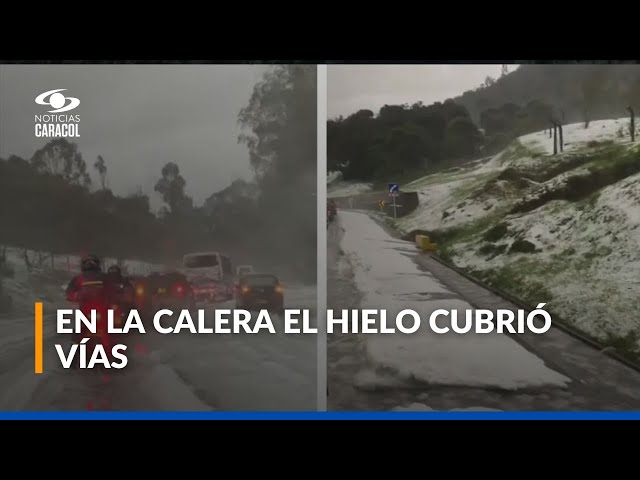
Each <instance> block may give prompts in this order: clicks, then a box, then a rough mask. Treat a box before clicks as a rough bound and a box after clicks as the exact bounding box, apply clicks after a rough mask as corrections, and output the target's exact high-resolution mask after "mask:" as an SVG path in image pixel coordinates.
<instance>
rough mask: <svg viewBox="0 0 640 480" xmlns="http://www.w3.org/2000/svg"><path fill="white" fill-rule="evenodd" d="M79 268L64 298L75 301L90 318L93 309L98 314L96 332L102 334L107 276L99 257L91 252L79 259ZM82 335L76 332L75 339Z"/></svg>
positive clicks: (106, 297)
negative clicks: (78, 272)
mask: <svg viewBox="0 0 640 480" xmlns="http://www.w3.org/2000/svg"><path fill="white" fill-rule="evenodd" d="M80 270H81V272H80V274H79V275H76V276H75V277H73V278H72V279H71V281H70V282H69V285H67V289H66V298H67V300H68V301H70V302H74V303H77V304H78V309H79V310H80V311H81V312H82V313H83V314H84V315H85V316H86V317H87V318H91V311H92V310H95V311H96V313H97V314H99V315H100V317H99V318H100V320H98V322H97V323H98V325H97V326H98V329H97V332H96V333H100V334H104V333H105V331H106V323H105V322H106V309H107V304H108V292H107V276H106V275H105V273H104V272H103V271H102V268H101V262H100V258H98V256H97V255H93V254H90V255H86V256H85V257H83V258H82V260H81V261H80ZM101 320H102V321H101ZM82 336H83V335H82V334H80V333H78V332H76V333H75V340H78V341H79V340H81V337H82ZM101 336H104V335H101Z"/></svg>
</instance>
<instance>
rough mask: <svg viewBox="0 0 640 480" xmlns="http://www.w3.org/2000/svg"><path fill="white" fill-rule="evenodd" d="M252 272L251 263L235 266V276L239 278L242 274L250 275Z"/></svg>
mask: <svg viewBox="0 0 640 480" xmlns="http://www.w3.org/2000/svg"><path fill="white" fill-rule="evenodd" d="M252 273H253V265H238V267H237V268H236V277H237V278H240V277H242V276H243V275H250V274H252Z"/></svg>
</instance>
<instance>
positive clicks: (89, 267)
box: [80, 254, 100, 272]
mask: <svg viewBox="0 0 640 480" xmlns="http://www.w3.org/2000/svg"><path fill="white" fill-rule="evenodd" d="M80 270H82V271H83V272H88V271H96V270H97V271H99V270H100V259H99V258H98V256H97V255H94V254H89V255H86V256H85V257H82V260H81V261H80Z"/></svg>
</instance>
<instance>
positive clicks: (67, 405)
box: [0, 285, 317, 411]
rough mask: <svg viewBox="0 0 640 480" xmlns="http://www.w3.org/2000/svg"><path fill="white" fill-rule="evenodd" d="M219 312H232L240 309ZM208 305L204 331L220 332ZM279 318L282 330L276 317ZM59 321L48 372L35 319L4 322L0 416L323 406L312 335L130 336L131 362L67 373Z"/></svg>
mask: <svg viewBox="0 0 640 480" xmlns="http://www.w3.org/2000/svg"><path fill="white" fill-rule="evenodd" d="M315 291H316V290H315V288H314V287H304V286H296V285H292V286H290V287H289V288H288V290H287V292H286V297H285V298H286V303H287V307H289V308H309V309H312V310H313V313H314V312H315V303H316V294H315ZM219 306H220V307H221V308H233V303H232V302H229V303H226V304H220V305H219ZM202 308H205V309H206V310H208V311H210V312H211V313H210V314H209V315H208V316H207V326H213V320H212V317H213V308H214V306H206V307H202ZM272 320H273V322H274V324H275V325H276V330H278V328H277V322H278V318H277V317H275V316H272ZM53 322H54V318H53V316H51V315H48V316H45V332H44V346H45V353H44V373H43V374H41V375H36V374H35V373H34V371H33V368H34V358H33V354H34V343H33V342H34V340H33V318H32V317H14V318H5V319H3V321H2V322H0V335H1V337H0V338H2V345H1V346H0V410H66V411H71V410H74V411H81V410H147V411H151V410H165V411H167V410H174V411H176V410H182V411H187V410H188V411H195V410H315V409H316V403H317V394H316V390H317V387H316V385H317V380H316V378H317V377H316V370H317V365H316V358H317V354H316V352H317V347H316V341H317V339H316V338H315V336H314V335H283V334H281V333H278V334H273V335H272V334H269V333H268V332H267V333H265V334H262V333H260V334H256V335H247V334H240V335H215V334H202V335H193V334H190V333H188V332H184V333H179V334H167V335H161V334H159V333H156V332H155V331H153V329H152V327H151V328H147V333H146V334H144V335H142V334H139V333H131V334H129V335H128V336H127V338H126V339H125V340H124V343H126V344H127V346H128V349H127V352H126V353H127V357H128V359H129V363H128V364H127V366H126V367H125V368H124V369H122V370H116V369H110V370H109V371H108V373H105V372H106V371H105V370H102V369H92V370H81V369H63V368H62V366H61V365H60V361H59V359H58V357H57V354H56V352H55V347H54V345H55V343H56V341H60V340H59V339H57V338H56V335H55V333H54V327H55V325H54V324H53ZM315 322H316V320H315V316H314V315H312V323H313V324H314V325H315ZM165 323H166V321H165ZM58 338H59V337H58ZM66 341H67V339H66V338H63V340H62V341H61V342H60V343H63V344H64V343H65V342H66Z"/></svg>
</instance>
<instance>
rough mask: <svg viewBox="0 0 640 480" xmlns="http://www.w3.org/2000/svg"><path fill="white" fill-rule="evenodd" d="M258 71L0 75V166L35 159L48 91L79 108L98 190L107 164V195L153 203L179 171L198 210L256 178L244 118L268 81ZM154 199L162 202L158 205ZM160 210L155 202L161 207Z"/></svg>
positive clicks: (108, 69)
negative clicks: (243, 137) (159, 186)
mask: <svg viewBox="0 0 640 480" xmlns="http://www.w3.org/2000/svg"><path fill="white" fill-rule="evenodd" d="M266 68H267V67H266V66H261V65H0V156H1V157H3V158H6V157H8V156H9V155H10V154H16V155H19V156H21V157H24V158H30V157H31V155H32V154H33V153H34V151H35V150H36V149H38V148H40V147H42V146H43V145H44V144H45V143H46V142H47V139H38V138H36V137H35V135H34V115H35V114H40V113H45V112H46V109H45V108H43V107H42V106H39V105H37V104H36V103H35V101H34V100H35V97H36V96H37V95H38V94H40V93H42V92H44V91H47V90H53V89H58V88H65V89H67V91H66V92H62V93H63V94H65V95H67V96H71V97H77V98H79V99H80V106H79V107H78V108H76V109H75V110H73V111H71V112H68V113H74V114H76V113H77V114H79V115H80V138H79V139H74V140H73V141H77V143H78V145H79V148H80V151H81V152H82V154H83V156H84V158H85V161H86V162H87V165H89V166H91V174H92V177H93V178H94V181H97V176H96V175H95V171H94V170H93V167H92V165H93V163H94V162H95V159H96V157H97V155H102V156H103V157H104V159H105V160H106V162H107V166H108V168H109V180H110V186H111V188H112V189H113V190H114V192H116V193H120V194H127V193H131V192H133V191H134V190H135V189H136V188H137V187H141V188H142V189H143V191H145V193H152V191H153V185H154V183H155V181H156V180H157V179H158V177H159V176H160V170H161V168H162V166H163V165H164V164H165V163H167V162H169V161H174V162H176V163H177V164H178V165H179V166H180V169H181V171H182V174H183V176H184V177H185V179H186V182H187V189H188V193H189V194H190V195H191V196H192V197H193V198H194V200H195V202H196V203H197V204H199V203H201V202H202V201H203V200H204V199H205V198H206V197H207V196H208V195H209V194H211V193H213V192H215V191H218V190H221V189H223V188H225V187H226V186H227V185H229V184H230V183H231V182H232V181H233V180H234V179H236V178H240V177H242V178H249V177H250V176H251V171H250V167H249V157H248V152H247V150H246V148H245V147H244V146H243V145H238V143H237V136H238V134H239V133H240V130H239V126H238V124H237V114H238V112H239V110H240V109H241V108H242V107H244V106H245V105H246V104H247V102H248V100H249V97H250V95H251V92H252V89H253V86H254V85H255V83H256V82H257V81H259V80H260V78H261V77H262V74H263V72H264V71H265V70H266ZM151 197H152V198H154V197H157V195H156V194H152V195H151ZM154 200H155V201H154V205H155V206H157V205H158V199H157V198H154Z"/></svg>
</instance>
